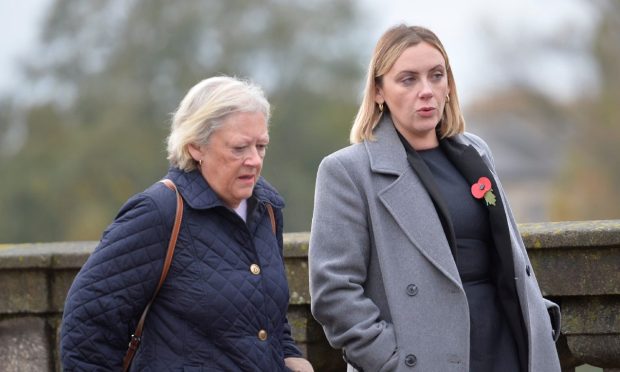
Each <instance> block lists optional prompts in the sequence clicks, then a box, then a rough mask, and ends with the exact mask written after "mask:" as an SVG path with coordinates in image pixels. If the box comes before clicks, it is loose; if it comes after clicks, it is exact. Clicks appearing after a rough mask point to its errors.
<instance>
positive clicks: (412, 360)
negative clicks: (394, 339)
mask: <svg viewBox="0 0 620 372" xmlns="http://www.w3.org/2000/svg"><path fill="white" fill-rule="evenodd" d="M416 363H418V358H416V356H415V355H413V354H408V355H407V356H406V357H405V365H406V366H407V367H413V366H415V365H416Z"/></svg>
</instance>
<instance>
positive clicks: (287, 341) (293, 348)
mask: <svg viewBox="0 0 620 372" xmlns="http://www.w3.org/2000/svg"><path fill="white" fill-rule="evenodd" d="M283 231H284V217H283V215H282V210H281V209H276V239H277V240H278V247H279V248H280V256H281V257H282V259H283V260H284V236H283V234H282V232H283ZM280 343H281V344H282V348H283V349H284V357H285V358H288V357H301V356H302V354H301V351H300V350H299V348H298V347H297V344H296V343H295V340H294V339H293V335H292V333H291V326H290V324H289V322H288V318H287V317H286V316H285V317H284V329H283V332H282V337H281V339H280Z"/></svg>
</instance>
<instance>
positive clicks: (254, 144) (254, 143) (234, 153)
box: [189, 112, 269, 209]
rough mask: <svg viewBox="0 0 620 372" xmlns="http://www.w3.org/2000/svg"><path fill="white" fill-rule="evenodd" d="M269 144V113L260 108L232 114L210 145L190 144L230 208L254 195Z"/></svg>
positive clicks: (207, 176) (215, 188) (208, 181)
mask: <svg viewBox="0 0 620 372" xmlns="http://www.w3.org/2000/svg"><path fill="white" fill-rule="evenodd" d="M268 144H269V133H268V130H267V122H266V120H265V115H263V114H262V113H260V112H240V113H235V114H231V115H230V116H228V117H227V118H226V119H224V123H223V124H222V126H220V127H219V128H218V129H216V130H215V131H214V132H213V133H212V134H211V136H210V137H209V141H208V143H207V144H206V145H202V146H196V145H190V147H189V151H190V154H191V155H192V157H193V158H194V160H196V161H200V160H202V165H200V166H199V167H200V171H201V172H202V175H203V177H204V178H205V179H206V180H207V183H208V184H209V186H211V188H212V189H213V190H214V191H215V193H216V194H217V195H218V196H219V197H220V198H221V199H222V200H223V201H224V202H225V203H226V205H227V206H229V207H230V208H233V209H234V208H236V207H238V206H239V203H241V201H243V199H247V198H249V197H250V196H252V191H253V190H254V185H255V184H256V182H257V181H258V177H259V176H260V171H261V169H262V167H263V158H264V157H265V151H266V150H267V145H268Z"/></svg>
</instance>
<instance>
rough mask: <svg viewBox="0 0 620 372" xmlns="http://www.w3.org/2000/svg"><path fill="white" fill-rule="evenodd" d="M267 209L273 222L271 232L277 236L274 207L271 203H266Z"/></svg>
mask: <svg viewBox="0 0 620 372" xmlns="http://www.w3.org/2000/svg"><path fill="white" fill-rule="evenodd" d="M265 206H266V207H267V212H269V219H270V220H271V231H273V235H275V234H276V217H275V215H274V214H273V207H272V206H271V204H269V203H265Z"/></svg>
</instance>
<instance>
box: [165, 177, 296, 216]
mask: <svg viewBox="0 0 620 372" xmlns="http://www.w3.org/2000/svg"><path fill="white" fill-rule="evenodd" d="M166 178H168V179H170V180H172V181H173V182H174V183H175V184H176V185H177V188H178V189H179V193H181V196H183V200H185V202H186V203H187V204H188V205H189V206H190V207H191V208H194V209H208V208H213V207H218V206H221V207H226V204H224V202H223V201H222V199H220V198H219V197H218V196H217V194H216V193H215V191H213V189H212V188H211V186H209V184H208V183H207V182H206V181H205V179H204V177H202V175H201V174H200V172H198V171H197V170H193V171H191V172H184V171H182V170H180V169H179V168H174V167H172V168H170V169H169V170H168V174H167V175H166ZM252 197H253V198H255V199H256V200H258V202H260V203H269V204H271V205H273V206H274V207H275V208H283V207H284V199H282V197H281V196H280V194H278V191H276V189H275V188H274V187H273V186H271V185H270V184H269V183H268V182H267V181H266V180H265V179H264V178H263V177H262V176H261V177H260V178H259V179H258V182H257V183H256V186H254V192H253V193H252Z"/></svg>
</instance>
